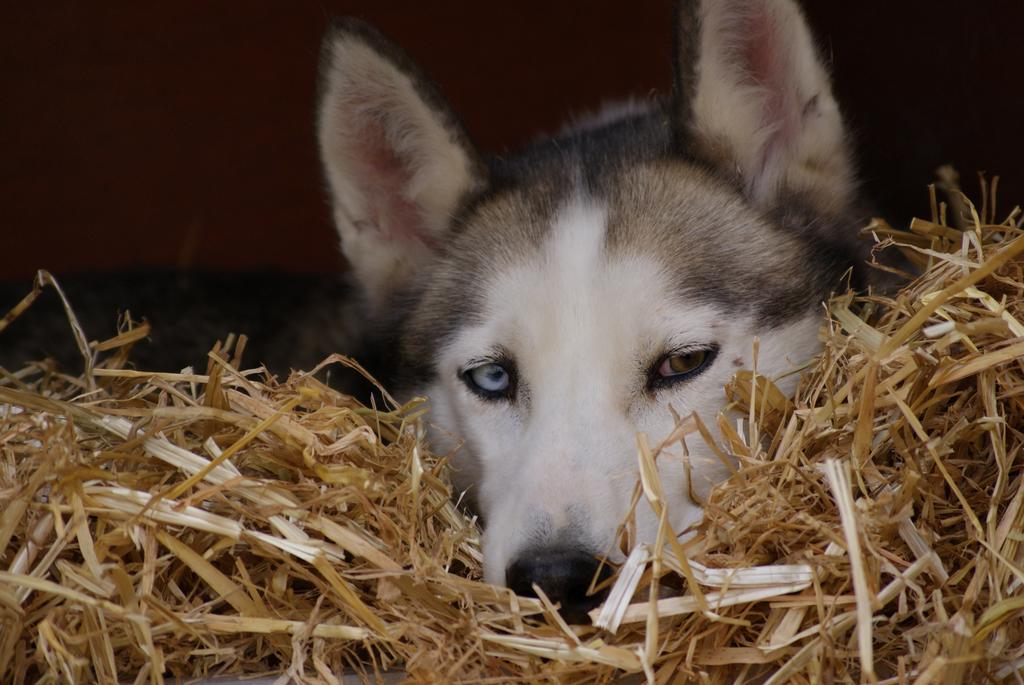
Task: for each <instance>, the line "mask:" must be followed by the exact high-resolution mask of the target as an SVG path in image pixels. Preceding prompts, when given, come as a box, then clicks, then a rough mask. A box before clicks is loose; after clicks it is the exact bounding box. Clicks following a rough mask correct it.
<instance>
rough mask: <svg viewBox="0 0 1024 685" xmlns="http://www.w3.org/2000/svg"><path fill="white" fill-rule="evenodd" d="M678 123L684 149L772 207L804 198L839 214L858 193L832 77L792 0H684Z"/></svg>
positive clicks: (676, 107)
mask: <svg viewBox="0 0 1024 685" xmlns="http://www.w3.org/2000/svg"><path fill="white" fill-rule="evenodd" d="M675 62H676V78H675V85H674V94H673V109H672V112H673V116H674V118H675V121H674V128H675V132H676V138H677V140H678V141H679V142H680V145H681V146H683V147H686V148H689V149H690V150H694V151H696V153H697V154H698V155H699V156H701V157H703V158H704V159H705V160H708V161H710V162H712V163H713V164H715V165H716V166H718V167H719V168H721V169H723V170H725V171H727V172H729V173H733V174H738V175H739V177H740V179H741V181H742V183H743V185H744V187H745V189H746V193H747V195H748V197H749V198H750V199H751V201H752V202H754V203H755V204H758V205H762V206H767V205H771V204H773V203H774V202H775V201H777V200H778V199H780V197H781V196H782V195H784V194H786V193H798V194H800V195H801V196H802V197H803V198H804V200H805V201H809V202H811V203H812V204H813V205H814V206H815V207H816V208H817V209H819V210H820V211H824V212H828V211H834V210H836V209H838V208H839V207H841V206H842V203H843V202H845V201H848V200H849V198H850V197H851V196H852V194H853V193H852V190H853V187H854V182H853V172H852V162H851V159H850V155H849V152H848V150H847V146H846V141H845V130H844V127H843V122H842V117H841V115H840V112H839V108H838V106H837V104H836V101H835V99H834V98H833V96H832V88H831V84H830V81H829V76H828V73H827V71H826V69H825V66H824V64H823V62H822V60H821V58H820V56H819V54H818V51H817V48H816V46H815V44H814V41H813V39H812V37H811V32H810V29H809V28H808V26H807V22H806V21H805V20H804V16H803V14H802V13H801V11H800V8H799V7H798V6H797V4H796V3H795V2H793V0H680V2H679V4H678V5H677V11H676V59H675Z"/></svg>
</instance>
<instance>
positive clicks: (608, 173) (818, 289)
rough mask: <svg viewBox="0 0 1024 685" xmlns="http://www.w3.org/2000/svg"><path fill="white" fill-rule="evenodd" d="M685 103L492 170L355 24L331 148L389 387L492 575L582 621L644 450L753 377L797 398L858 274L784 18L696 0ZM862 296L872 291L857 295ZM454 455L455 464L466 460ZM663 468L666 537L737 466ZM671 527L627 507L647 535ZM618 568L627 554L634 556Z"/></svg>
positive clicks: (699, 458)
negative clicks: (464, 513) (428, 443)
mask: <svg viewBox="0 0 1024 685" xmlns="http://www.w3.org/2000/svg"><path fill="white" fill-rule="evenodd" d="M675 21H676V24H677V25H676V27H675V30H676V32H677V39H676V49H675V57H674V59H675V65H674V66H675V69H674V85H673V90H672V92H671V95H670V96H669V97H666V98H664V99H663V100H658V101H654V102H650V103H648V104H645V105H643V106H629V107H623V108H619V109H618V111H616V112H613V113H611V114H607V113H605V114H602V115H600V116H598V117H595V118H592V119H591V120H588V121H585V122H583V123H582V124H580V125H577V126H576V127H575V128H573V129H571V130H569V131H568V132H567V133H565V134H563V135H561V136H559V137H557V138H554V139H548V140H543V141H540V142H538V143H536V144H533V145H531V146H529V147H528V148H527V149H526V150H524V151H522V153H521V154H518V155H516V156H513V157H510V158H501V159H485V158H483V157H482V156H481V155H480V154H479V153H478V152H477V150H476V149H475V148H474V147H473V145H472V143H471V142H470V138H469V137H468V135H467V133H466V132H465V130H464V129H463V127H462V125H461V124H460V123H459V120H458V119H457V118H456V116H455V114H454V113H453V112H452V111H451V109H450V108H449V107H448V105H447V104H446V103H445V101H444V100H443V99H442V98H441V96H440V95H439V94H438V92H437V90H435V88H434V87H433V86H432V85H431V83H430V82H429V81H428V80H427V79H426V78H425V77H424V75H423V74H422V73H421V72H420V71H419V69H418V68H417V67H416V66H415V65H414V64H413V63H412V62H411V61H410V59H409V58H408V57H407V56H406V55H405V54H404V53H403V52H401V51H400V50H399V49H398V48H396V47H395V46H394V45H392V44H391V43H389V42H388V41H387V40H385V39H384V38H383V37H382V36H381V35H380V34H379V33H377V32H376V31H375V30H374V29H372V28H371V27H369V26H367V25H365V24H363V23H360V22H357V21H351V20H349V21H342V22H340V23H338V24H337V25H336V26H334V27H333V28H332V30H331V31H330V33H329V34H328V36H327V38H326V40H325V43H324V48H323V57H322V67H321V69H322V73H321V94H320V100H319V120H318V133H319V144H320V153H321V157H322V161H323V165H324V170H325V173H326V179H327V184H328V187H329V192H330V197H331V200H332V206H333V213H334V219H335V221H336V224H337V229H338V232H339V234H340V237H341V246H342V249H343V251H344V253H345V255H346V256H347V257H348V259H349V261H350V262H351V265H352V269H353V273H354V276H355V278H356V279H357V281H358V284H359V286H360V287H361V290H362V293H363V296H364V297H365V302H366V305H367V307H368V310H369V311H370V312H373V313H374V316H375V320H376V322H377V328H378V330H379V331H380V332H381V334H382V335H383V336H384V338H386V339H387V340H390V341H391V342H392V343H393V344H394V355H393V356H392V357H391V358H389V359H388V362H387V366H388V367H389V368H388V369H386V371H388V372H390V373H391V375H392V376H393V377H394V378H395V379H397V386H396V387H398V388H400V389H401V391H403V392H405V393H416V394H423V395H425V396H426V397H427V398H429V401H430V406H431V408H432V414H431V417H432V418H431V422H432V423H433V424H434V425H433V428H432V435H431V440H432V445H433V446H434V448H435V449H440V450H446V449H455V448H456V446H458V449H457V451H456V452H455V457H454V459H453V464H454V468H455V478H456V485H457V486H458V487H459V488H463V489H465V490H466V491H467V492H468V494H469V496H470V497H471V498H472V500H473V501H474V502H475V506H476V507H477V510H478V512H479V513H480V515H481V517H482V520H483V522H484V526H485V528H484V537H483V549H484V572H485V576H486V579H487V580H488V581H490V582H493V583H497V584H506V585H508V586H510V587H511V588H512V589H514V590H515V591H517V592H520V593H524V594H532V586H533V584H537V585H538V586H539V587H541V588H542V589H543V590H544V591H545V592H546V593H547V594H548V595H549V596H550V597H551V598H552V599H553V600H555V601H558V602H561V603H562V607H563V609H565V610H567V613H568V614H569V615H570V616H574V617H582V615H583V614H582V612H583V611H585V610H586V609H587V608H589V607H590V606H592V605H593V604H594V603H595V600H594V599H593V598H588V597H587V596H586V590H587V587H588V585H589V584H590V582H591V579H592V577H593V576H594V574H595V572H596V570H597V568H598V558H599V557H600V556H601V555H602V554H604V553H607V552H613V554H615V555H619V554H621V552H619V551H618V550H617V545H616V544H615V536H616V530H617V528H618V527H619V525H620V523H621V521H622V520H623V518H624V517H625V516H626V514H627V512H628V510H629V507H630V503H631V496H632V493H633V491H634V484H635V482H636V476H637V470H638V467H637V457H636V447H635V445H636V442H635V436H636V434H637V433H638V432H643V433H646V434H648V435H649V436H651V438H652V440H654V439H660V438H663V437H665V436H666V435H668V434H669V433H670V432H671V430H672V429H673V427H674V425H675V423H674V419H673V416H672V413H671V411H670V407H671V408H673V409H674V410H675V412H677V413H678V414H680V415H689V414H690V413H692V412H697V413H698V414H699V415H700V416H702V417H703V418H704V419H705V420H706V421H707V422H708V423H709V425H710V424H713V423H714V417H715V416H716V414H717V413H718V412H719V411H720V410H722V408H723V405H724V404H725V398H724V393H723V391H722V386H723V385H724V384H725V383H726V382H727V381H729V379H730V378H731V377H732V375H733V373H734V372H735V371H736V370H737V369H740V368H742V367H747V368H749V367H751V365H752V364H753V362H754V359H753V352H752V341H753V340H754V339H755V338H758V339H760V348H759V350H760V351H759V355H758V358H757V360H756V361H757V366H758V370H759V371H760V372H761V373H763V374H765V375H767V376H769V377H772V378H777V379H779V380H778V383H779V385H780V387H782V389H783V390H785V391H786V392H792V390H793V388H794V386H795V383H796V378H795V376H794V374H793V370H794V369H795V368H797V367H798V366H799V365H800V364H802V363H804V362H805V361H806V360H807V359H808V358H810V357H811V356H813V355H814V354H815V353H816V352H817V351H818V350H819V346H820V343H819V340H818V335H817V333H818V329H819V327H820V326H821V323H822V311H823V310H822V302H823V300H824V299H826V298H827V296H828V295H829V292H830V291H831V290H833V289H836V288H838V287H840V285H841V282H842V279H843V277H844V274H846V273H847V272H849V271H850V270H851V269H852V270H853V271H854V272H856V271H857V270H858V267H857V266H856V265H857V264H859V263H860V261H861V255H860V254H859V252H860V250H859V249H858V247H857V242H856V239H855V235H856V230H855V229H856V226H855V224H856V221H857V220H858V219H859V218H860V217H856V216H854V210H855V208H854V206H853V198H855V196H856V193H855V180H854V175H853V164H852V158H851V155H850V152H849V150H848V147H847V143H846V140H845V133H844V126H843V123H842V118H841V116H840V112H839V109H838V107H837V105H836V102H835V100H834V98H833V95H832V92H831V87H830V83H829V77H828V74H827V73H826V68H825V66H824V65H823V63H822V60H821V58H820V56H819V54H818V52H817V50H816V47H815V44H814V42H813V40H812V37H811V34H810V32H809V30H808V27H807V24H806V22H805V20H804V17H803V15H802V14H801V11H800V9H799V7H798V6H797V5H796V4H795V3H794V2H793V1H792V0H703V1H702V2H701V1H698V0H685V1H684V2H683V3H682V4H681V5H680V6H679V8H678V10H677V12H676V18H675ZM855 277H856V276H855ZM459 445H461V446H459ZM688 447H689V453H688V454H687V455H683V454H674V455H670V454H666V455H663V456H662V457H661V458H660V459H659V461H658V468H659V472H660V476H661V479H662V482H663V485H664V488H665V492H666V497H667V498H668V500H669V502H668V504H669V507H670V514H671V516H670V518H671V524H672V526H673V530H675V531H676V532H683V531H685V530H686V529H687V528H688V527H690V526H692V525H693V524H695V523H697V522H698V521H699V520H700V517H701V506H700V502H701V501H702V500H703V498H704V497H706V495H707V494H708V491H709V489H710V487H711V486H712V485H714V484H715V483H717V482H720V481H722V480H723V479H724V478H725V477H726V476H727V474H728V468H727V466H726V465H724V464H723V463H722V462H721V460H719V459H718V458H716V457H714V456H713V454H712V452H711V451H710V449H708V448H707V447H706V446H704V445H702V444H700V442H699V441H694V442H691V443H690V444H689V445H688ZM656 529H657V522H656V519H655V517H654V515H653V513H652V512H650V511H649V510H648V508H647V507H642V506H641V507H638V509H637V512H636V538H637V539H638V540H640V541H653V539H654V536H655V532H656ZM620 558H621V557H620Z"/></svg>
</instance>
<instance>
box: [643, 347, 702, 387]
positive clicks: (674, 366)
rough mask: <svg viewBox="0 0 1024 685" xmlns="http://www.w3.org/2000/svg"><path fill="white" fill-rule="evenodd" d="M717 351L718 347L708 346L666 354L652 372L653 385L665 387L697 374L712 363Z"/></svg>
mask: <svg viewBox="0 0 1024 685" xmlns="http://www.w3.org/2000/svg"><path fill="white" fill-rule="evenodd" d="M717 352H718V348H717V347H708V348H704V349H699V350H687V351H685V352H674V353H672V354H667V355H665V356H664V357H662V358H661V360H660V361H659V362H658V365H657V366H656V367H655V369H654V373H653V374H651V383H650V385H651V387H652V388H657V387H663V386H665V385H670V384H672V383H676V382H679V381H684V380H687V379H690V378H693V377H695V376H697V375H698V374H700V373H701V372H702V371H704V369H706V368H707V367H709V366H710V365H711V362H713V361H714V359H715V354H716V353H717Z"/></svg>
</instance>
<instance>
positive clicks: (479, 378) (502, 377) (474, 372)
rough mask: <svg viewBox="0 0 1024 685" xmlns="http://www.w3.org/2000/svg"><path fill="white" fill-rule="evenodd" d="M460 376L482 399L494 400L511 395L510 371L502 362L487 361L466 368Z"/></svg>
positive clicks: (511, 381) (511, 380)
mask: <svg viewBox="0 0 1024 685" xmlns="http://www.w3.org/2000/svg"><path fill="white" fill-rule="evenodd" d="M460 376H461V377H462V380H463V382H464V383H465V384H466V385H467V386H469V389H470V390H472V391H473V392H475V393H476V394H477V395H480V396H481V397H483V398H484V399H487V400H494V399H501V398H507V397H510V396H511V395H512V391H513V379H512V373H511V372H510V371H509V370H508V369H507V368H506V367H505V366H503V365H502V364H498V363H495V362H488V363H486V364H481V365H480V366H474V367H472V368H470V369H466V370H465V371H463V372H462V373H461V374H460Z"/></svg>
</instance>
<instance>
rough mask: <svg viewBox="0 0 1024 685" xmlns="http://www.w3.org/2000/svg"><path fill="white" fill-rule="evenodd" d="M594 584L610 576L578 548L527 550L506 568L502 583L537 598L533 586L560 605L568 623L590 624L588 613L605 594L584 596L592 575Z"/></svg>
mask: <svg viewBox="0 0 1024 685" xmlns="http://www.w3.org/2000/svg"><path fill="white" fill-rule="evenodd" d="M599 567H600V568H601V570H600V574H601V576H600V578H598V579H597V581H596V582H595V583H594V584H595V585H597V584H598V583H600V582H601V581H602V580H604V579H605V578H607V577H608V576H610V575H611V572H612V571H611V569H610V568H609V567H608V565H607V564H606V565H604V566H603V567H601V563H600V560H599V559H598V558H597V556H596V555H594V554H592V553H588V552H585V551H583V550H579V549H565V548H551V547H548V548H538V549H527V550H525V551H524V552H523V553H522V554H520V555H519V557H518V558H517V559H515V560H514V561H513V562H512V563H511V564H509V566H508V568H507V569H505V583H506V584H507V585H508V587H509V588H511V589H512V590H513V591H514V592H515V593H516V594H517V595H521V596H524V597H536V596H537V593H536V592H534V591H533V586H534V584H536V585H537V586H538V587H540V589H541V590H543V591H544V594H545V595H547V596H548V599H550V600H551V601H552V602H554V603H556V604H558V605H560V607H561V614H562V617H563V618H564V619H565V620H566V621H568V622H570V623H590V618H589V617H588V616H587V612H589V611H590V610H591V609H593V608H594V607H596V606H597V605H598V604H600V603H601V600H602V599H603V598H604V595H605V592H603V591H602V592H597V593H595V594H592V595H588V594H587V590H588V589H589V588H590V585H591V581H594V575H595V574H597V573H598V568H599Z"/></svg>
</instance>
